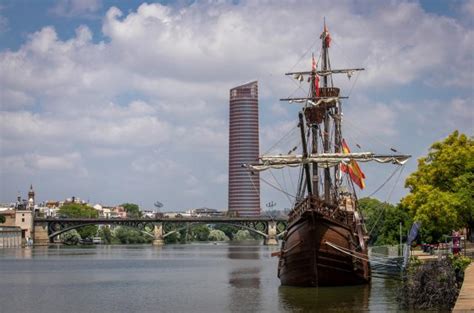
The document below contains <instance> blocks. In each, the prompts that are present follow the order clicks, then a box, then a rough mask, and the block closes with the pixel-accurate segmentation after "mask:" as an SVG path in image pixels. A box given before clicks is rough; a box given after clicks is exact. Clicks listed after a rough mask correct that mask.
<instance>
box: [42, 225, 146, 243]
mask: <svg viewBox="0 0 474 313" xmlns="http://www.w3.org/2000/svg"><path fill="white" fill-rule="evenodd" d="M111 224H114V225H117V226H120V227H125V228H130V229H135V230H138V231H139V232H140V233H142V234H144V235H147V236H150V237H152V238H154V237H155V236H154V234H153V227H152V228H151V230H150V232H148V231H146V230H144V229H146V227H147V226H148V225H147V224H149V223H144V224H145V225H143V224H142V225H143V226H142V225H138V224H127V223H123V224H116V223H111ZM111 224H106V223H97V224H94V223H83V224H72V225H69V226H65V227H63V228H60V229H59V230H56V231H54V230H53V229H51V228H50V233H48V238H49V239H50V240H53V239H54V238H55V237H57V236H59V235H61V234H64V233H66V232H68V231H70V230H73V229H79V228H82V227H84V226H90V225H94V226H98V225H111ZM141 228H143V229H141Z"/></svg>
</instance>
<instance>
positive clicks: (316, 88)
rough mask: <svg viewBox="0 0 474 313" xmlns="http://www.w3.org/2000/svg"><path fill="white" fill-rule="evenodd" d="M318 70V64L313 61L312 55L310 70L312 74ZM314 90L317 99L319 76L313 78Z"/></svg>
mask: <svg viewBox="0 0 474 313" xmlns="http://www.w3.org/2000/svg"><path fill="white" fill-rule="evenodd" d="M317 69H318V63H316V61H315V60H314V53H313V56H312V70H313V72H316V71H317ZM314 90H315V91H316V97H319V76H318V74H316V75H315V77H314Z"/></svg>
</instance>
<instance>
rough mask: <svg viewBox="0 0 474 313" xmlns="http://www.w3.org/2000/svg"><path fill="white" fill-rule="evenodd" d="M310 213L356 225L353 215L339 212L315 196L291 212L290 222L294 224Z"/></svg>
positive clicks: (305, 200)
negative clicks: (306, 213)
mask: <svg viewBox="0 0 474 313" xmlns="http://www.w3.org/2000/svg"><path fill="white" fill-rule="evenodd" d="M309 211H312V212H316V213H318V214H321V215H323V216H326V217H329V218H332V219H335V220H337V221H339V222H342V223H345V224H352V223H354V219H353V216H352V215H350V214H347V212H345V211H342V210H339V209H338V208H337V207H336V206H334V205H330V204H327V203H325V202H324V201H322V200H320V199H318V198H316V197H314V196H312V197H308V198H306V199H304V200H303V201H301V202H300V203H299V204H297V205H296V207H295V208H294V209H293V210H292V211H291V212H290V214H289V216H288V222H289V223H292V222H293V221H294V220H295V219H297V218H299V217H300V216H301V215H303V214H304V213H305V212H309Z"/></svg>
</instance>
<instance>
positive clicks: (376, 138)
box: [344, 120, 398, 151]
mask: <svg viewBox="0 0 474 313" xmlns="http://www.w3.org/2000/svg"><path fill="white" fill-rule="evenodd" d="M344 121H345V123H346V125H349V126H351V127H353V128H354V130H356V131H357V132H359V134H361V135H363V136H364V135H365V136H367V137H370V138H372V139H375V140H376V141H378V142H379V143H381V144H382V145H383V146H384V147H386V148H388V150H391V151H393V150H392V149H393V147H391V146H389V145H388V144H387V143H385V142H384V141H383V140H382V139H380V138H379V137H377V136H375V135H372V134H370V133H369V132H367V131H365V130H364V129H362V128H359V127H358V126H357V125H356V124H354V123H352V122H350V121H349V120H344ZM396 150H398V149H396Z"/></svg>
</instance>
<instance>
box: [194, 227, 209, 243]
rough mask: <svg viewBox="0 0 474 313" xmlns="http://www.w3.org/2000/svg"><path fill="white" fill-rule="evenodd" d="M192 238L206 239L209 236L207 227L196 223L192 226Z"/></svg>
mask: <svg viewBox="0 0 474 313" xmlns="http://www.w3.org/2000/svg"><path fill="white" fill-rule="evenodd" d="M192 233H193V238H194V239H195V240H197V241H207V240H208V237H209V233H210V230H209V227H207V225H197V226H194V227H193V228H192Z"/></svg>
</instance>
